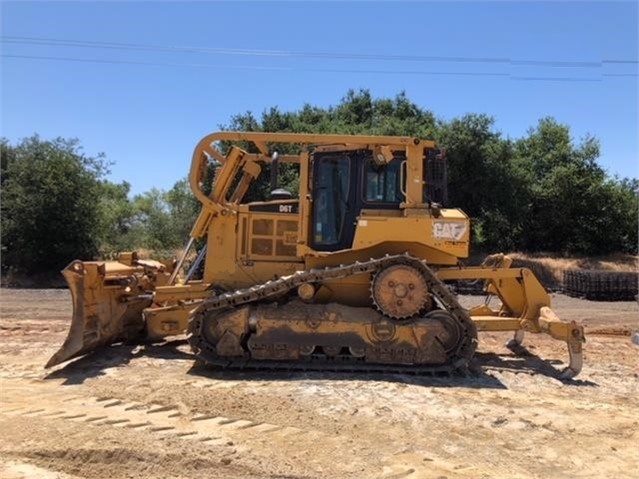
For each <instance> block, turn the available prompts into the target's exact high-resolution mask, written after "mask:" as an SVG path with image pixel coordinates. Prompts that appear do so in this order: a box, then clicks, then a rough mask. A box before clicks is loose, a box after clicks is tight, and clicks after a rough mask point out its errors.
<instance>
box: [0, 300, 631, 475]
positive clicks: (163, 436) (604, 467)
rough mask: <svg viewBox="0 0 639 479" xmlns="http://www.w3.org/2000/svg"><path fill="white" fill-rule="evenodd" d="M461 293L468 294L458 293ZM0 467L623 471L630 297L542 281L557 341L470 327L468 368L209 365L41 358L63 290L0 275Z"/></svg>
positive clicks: (0, 470) (116, 352) (25, 471)
mask: <svg viewBox="0 0 639 479" xmlns="http://www.w3.org/2000/svg"><path fill="white" fill-rule="evenodd" d="M462 299H463V302H466V303H467V304H469V303H470V302H471V301H474V302H476V301H478V299H477V298H466V297H464V298H462ZM0 301H1V308H2V309H1V311H0V313H1V314H0V479H21V478H36V477H37V478H44V479H54V478H58V479H69V478H78V477H87V478H89V477H90V478H106V479H120V478H122V479H124V478H143V479H144V478H155V477H162V478H189V479H194V478H200V477H201V478H205V477H206V478H257V477H260V478H261V477H270V478H289V477H290V478H369V477H370V478H386V479H390V478H395V479H398V478H410V479H413V478H436V479H442V478H448V479H453V478H504V479H505V478H508V479H513V478H529V477H539V478H548V477H552V478H587V477H590V478H597V479H599V478H603V477H615V478H636V477H638V476H639V447H637V444H639V434H638V430H639V394H638V393H639V387H638V386H639V360H638V359H639V347H638V346H635V345H633V344H632V342H631V340H630V332H632V331H634V330H636V329H639V314H638V313H639V306H638V305H637V303H636V302H627V303H596V302H589V301H582V300H578V299H573V298H568V297H565V296H561V295H554V296H553V307H554V309H555V311H556V312H557V313H558V314H559V315H560V316H562V317H564V318H567V319H575V320H577V321H578V322H580V323H581V324H583V325H584V326H585V328H586V335H587V340H588V342H587V343H586V345H585V365H584V370H583V372H582V374H581V375H580V376H579V377H578V378H577V379H576V380H573V381H564V382H562V381H560V380H559V379H557V376H556V374H555V370H556V368H561V367H563V366H565V362H566V359H567V351H566V349H565V345H563V344H561V343H558V342H554V341H552V340H551V339H548V338H545V337H541V336H533V335H528V336H527V337H526V340H525V343H524V344H525V345H526V346H527V348H528V352H529V354H527V355H525V356H514V355H513V354H512V353H511V352H510V351H509V350H508V349H506V348H505V347H504V346H503V344H504V342H505V341H506V340H507V339H508V337H509V335H507V334H493V333H490V334H488V333H482V334H480V350H479V352H478V354H477V356H476V360H475V363H474V365H473V373H472V374H470V375H468V376H466V377H451V378H437V377H435V378H432V377H416V376H409V375H363V374H362V375H354V374H339V373H323V374H319V373H312V374H311V373H277V374H274V373H255V372H252V373H249V372H236V373H229V372H220V371H216V370H208V369H204V368H202V367H199V366H196V365H195V363H194V361H193V358H192V357H191V355H190V351H189V348H188V345H187V344H186V343H185V341H183V340H176V341H173V342H168V343H166V344H161V345H138V346H130V345H118V346H114V347H110V348H108V349H107V350H103V351H101V352H99V353H98V354H92V355H90V356H88V357H85V358H80V359H78V360H75V361H72V362H70V363H68V364H66V365H61V366H59V367H57V368H54V369H53V370H50V371H46V370H44V369H43V365H44V363H45V362H46V360H47V359H48V357H49V356H51V354H52V353H53V352H54V351H55V350H56V349H57V347H58V346H59V345H60V344H61V343H62V341H63V339H64V337H65V335H66V330H67V327H68V322H69V318H70V317H71V306H70V304H71V303H70V299H69V294H68V292H67V291H65V290H13V289H12V290H8V289H3V290H0Z"/></svg>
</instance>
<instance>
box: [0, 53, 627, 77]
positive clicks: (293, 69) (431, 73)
mask: <svg viewBox="0 0 639 479" xmlns="http://www.w3.org/2000/svg"><path fill="white" fill-rule="evenodd" d="M0 57H2V58H15V59H23V60H51V61H66V62H78V63H99V64H114V65H143V66H168V67H187V68H212V69H217V70H260V71H284V72H311V73H353V74H382V75H425V76H460V77H494V78H504V79H510V80H516V81H563V82H600V81H602V78H588V77H531V76H526V77H524V76H516V75H512V74H510V73H503V72H493V73H491V72H454V71H428V70H364V69H338V68H299V67H273V66H255V65H214V64H210V63H166V62H146V61H137V60H105V59H97V58H75V57H55V56H36V55H13V54H5V53H3V54H1V55H0ZM600 76H601V77H636V76H638V75H637V74H636V73H602V74H601V75H600Z"/></svg>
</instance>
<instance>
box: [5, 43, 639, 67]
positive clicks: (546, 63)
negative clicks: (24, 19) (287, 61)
mask: <svg viewBox="0 0 639 479" xmlns="http://www.w3.org/2000/svg"><path fill="white" fill-rule="evenodd" d="M0 41H1V42H2V43H11V44H25V45H36V46H64V47H79V48H102V49H116V50H134V51H154V52H163V53H176V52H179V53H199V54H212V55H236V56H257V57H280V58H316V59H335V60H360V61H403V62H438V63H477V64H508V65H513V66H534V67H551V68H557V67H559V68H601V67H602V66H603V65H605V64H625V65H637V64H639V61H637V60H629V59H602V60H599V61H569V60H525V59H511V58H505V57H453V56H421V55H391V54H357V53H335V52H332V53H331V52H308V51H285V50H258V49H239V48H218V47H185V46H162V45H151V44H140V43H121V42H98V41H89V40H68V39H57V38H39V37H23V36H0Z"/></svg>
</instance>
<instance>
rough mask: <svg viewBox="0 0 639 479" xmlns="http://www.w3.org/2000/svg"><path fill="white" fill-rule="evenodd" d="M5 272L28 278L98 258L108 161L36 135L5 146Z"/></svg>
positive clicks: (71, 144) (66, 142)
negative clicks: (73, 263)
mask: <svg viewBox="0 0 639 479" xmlns="http://www.w3.org/2000/svg"><path fill="white" fill-rule="evenodd" d="M2 150H3V151H2V192H1V205H2V207H1V209H0V214H1V222H2V246H1V248H2V268H3V269H5V270H6V269H7V268H12V269H13V270H15V271H16V272H19V273H23V274H34V273H40V272H50V271H55V270H59V269H60V268H62V267H64V266H65V265H66V264H67V263H68V262H70V261H71V260H73V259H75V258H81V259H93V258H94V257H95V256H96V255H97V253H98V246H99V245H98V243H99V232H100V221H101V219H100V208H99V206H98V200H99V198H100V193H101V191H102V187H101V183H100V180H101V178H103V176H104V175H105V174H106V173H107V166H108V165H107V163H106V161H105V159H104V155H102V154H100V155H98V156H96V157H90V156H87V155H85V154H84V153H83V152H82V148H81V146H80V143H79V141H78V140H76V139H63V138H57V139H55V140H52V141H45V140H42V139H40V138H39V137H38V136H37V135H35V136H32V137H31V138H27V139H24V140H23V141H21V142H20V143H18V144H17V145H16V146H11V145H9V143H8V141H6V140H3V141H2Z"/></svg>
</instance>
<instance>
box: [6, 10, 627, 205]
mask: <svg viewBox="0 0 639 479" xmlns="http://www.w3.org/2000/svg"><path fill="white" fill-rule="evenodd" d="M0 9H1V10H0V15H1V18H2V20H1V35H2V37H3V41H2V43H0V47H1V49H2V50H1V54H2V55H3V57H2V58H1V80H2V83H1V85H0V86H1V90H2V97H1V101H2V123H1V133H0V134H1V135H2V136H4V137H6V138H8V139H9V140H10V141H12V142H16V141H18V140H19V139H21V138H24V137H27V136H30V135H32V134H33V133H36V132H37V133H38V134H40V136H41V137H43V138H47V139H48V138H54V137H57V136H62V137H77V138H79V139H80V141H81V143H82V145H83V146H84V149H85V151H86V152H87V153H88V154H92V155H93V154H97V153H98V152H105V153H106V155H107V158H108V159H109V160H111V161H113V162H115V164H114V166H113V167H112V173H111V176H110V179H112V180H113V181H122V180H126V181H128V182H129V183H131V184H132V190H133V193H141V192H143V191H146V190H148V189H150V188H152V187H159V188H165V189H168V188H170V187H171V186H172V185H173V184H174V183H175V181H176V180H178V179H180V178H182V177H184V176H186V174H187V172H188V168H189V165H190V158H191V153H192V150H193V147H194V146H195V144H196V143H197V142H198V140H199V139H200V138H201V137H202V136H204V135H206V134H207V133H210V132H213V131H216V130H217V129H218V127H219V125H221V124H226V123H228V122H229V120H230V118H231V117H232V116H233V115H235V114H237V113H243V112H246V111H249V110H250V111H252V112H254V113H255V114H257V115H259V114H261V113H262V112H263V111H264V110H265V109H267V108H269V107H271V106H278V107H279V108H280V109H281V110H284V111H286V110H296V109H298V108H300V107H302V106H303V104H304V103H310V104H313V105H317V106H322V107H327V106H330V105H335V104H337V103H339V101H340V99H341V98H342V97H343V96H344V95H345V93H346V91H347V90H348V89H349V88H353V89H359V88H367V89H370V91H371V93H372V94H373V95H374V96H375V97H392V96H395V95H396V94H397V93H399V92H400V91H402V90H404V91H406V93H407V95H408V97H409V98H410V99H411V100H412V101H414V102H415V103H417V104H418V105H420V106H421V107H423V108H427V109H429V110H431V111H433V112H434V113H435V114H436V115H437V116H438V117H440V118H443V119H451V118H453V117H456V116H460V115H463V114H465V113H468V112H476V113H487V114H490V115H492V116H494V117H495V118H496V128H497V129H498V130H499V131H501V132H502V133H503V134H504V135H505V136H509V137H511V138H517V137H520V136H522V135H524V134H525V133H526V131H527V130H528V128H530V127H531V126H534V125H535V124H536V123H537V121H538V120H539V119H540V118H542V117H544V116H554V117H555V118H556V119H557V120H558V121H560V122H562V123H566V124H568V125H570V127H571V131H572V134H573V136H574V138H575V139H576V140H577V141H578V140H579V139H580V138H583V136H584V135H586V134H592V135H594V136H596V137H597V138H599V139H600V141H601V145H602V156H601V159H600V164H601V165H602V166H604V167H605V168H606V169H607V170H608V172H609V173H610V174H613V175H614V174H617V175H620V176H628V177H637V176H639V174H638V166H637V163H638V158H639V154H638V142H637V132H638V130H639V128H638V119H637V117H638V115H637V103H638V98H637V96H638V88H637V80H638V77H637V76H636V75H637V71H638V70H637V67H638V64H637V60H638V48H637V38H638V30H637V16H638V8H637V3H636V2H627V3H624V2H548V3H543V2H505V1H501V2H472V3H467V2H406V3H400V2H392V3H391V2H388V3H387V2H363V1H359V2H321V3H320V2H317V3H311V2H280V3H278V2H264V1H263V2H254V3H250V2H192V3H186V2H106V1H104V2H63V3H58V2H25V1H21V2H2V3H1V4H0ZM10 37H14V38H13V39H11V38H10ZM15 37H26V38H31V39H33V38H44V39H54V40H74V41H84V42H109V43H113V42H117V43H122V44H127V45H131V44H137V45H139V44H144V45H156V46H168V47H180V48H176V49H174V50H173V51H169V52H162V51H157V49H151V50H148V51H139V50H133V49H105V48H87V47H70V46H62V45H57V44H56V45H54V44H52V43H51V42H50V41H47V42H48V43H47V42H45V44H44V45H34V44H27V43H24V41H22V40H20V42H16V41H15V40H16V39H15ZM8 40H11V41H8ZM181 47H202V48H208V49H218V50H220V49H221V50H223V52H220V51H218V53H213V52H211V51H208V52H207V53H190V52H185V51H184V49H183V48H181ZM240 50H260V51H262V53H260V54H257V55H246V54H239V52H238V51H240ZM264 51H268V52H273V51H279V52H289V53H290V52H301V53H318V52H322V53H329V54H330V55H328V57H327V58H313V57H309V56H292V55H270V54H265V53H264ZM340 54H346V55H347V56H349V58H345V59H341V58H338V57H337V56H338V55H340ZM8 55H17V56H28V57H57V58H74V59H83V60H99V61H102V62H113V63H92V62H85V61H82V62H79V61H75V62H72V61H58V60H50V59H49V60H44V59H35V58H15V57H11V56H8ZM352 55H364V56H366V55H368V56H377V57H379V56H383V55H388V56H391V57H393V58H392V59H388V58H387V59H371V58H370V57H369V58H367V59H364V60H358V59H355V58H353V57H352ZM397 56H416V57H421V60H416V59H413V60H411V61H409V60H399V59H397ZM423 57H466V58H497V59H510V60H512V62H510V63H509V62H508V61H506V62H487V61H484V62H451V61H425V60H424V58H423ZM517 60H534V61H544V62H548V61H557V62H584V63H581V64H580V65H581V66H574V63H573V66H571V67H568V66H566V65H565V64H563V66H560V67H557V66H555V67H551V66H547V65H539V64H535V65H521V64H518V63H517ZM610 60H613V61H618V60H623V61H630V63H612V62H609V61H610ZM123 62H130V63H123ZM144 63H146V64H144ZM201 65H205V66H201ZM426 72H431V74H428V73H426ZM433 72H435V73H436V74H432V73H433ZM442 73H447V74H442ZM449 73H472V74H471V75H451V74H449ZM619 74H621V75H628V74H630V75H632V76H614V75H619ZM611 75H612V76H611ZM522 78H536V79H535V80H522ZM539 78H562V79H564V80H561V81H548V80H540V79H539ZM566 79H569V80H566Z"/></svg>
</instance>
